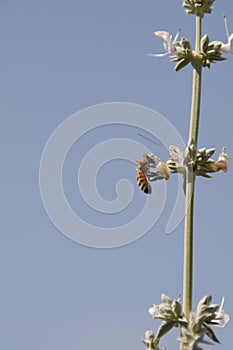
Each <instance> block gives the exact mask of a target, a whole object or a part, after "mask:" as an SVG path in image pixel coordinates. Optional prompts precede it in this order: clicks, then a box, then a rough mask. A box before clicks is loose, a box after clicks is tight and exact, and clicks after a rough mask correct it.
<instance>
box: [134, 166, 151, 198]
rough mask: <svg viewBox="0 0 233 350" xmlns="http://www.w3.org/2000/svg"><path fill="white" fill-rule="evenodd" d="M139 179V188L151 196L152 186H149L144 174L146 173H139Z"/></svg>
mask: <svg viewBox="0 0 233 350" xmlns="http://www.w3.org/2000/svg"><path fill="white" fill-rule="evenodd" d="M136 178H137V183H138V186H139V187H140V189H141V190H142V191H143V192H144V193H146V194H150V193H151V186H150V184H149V182H148V181H147V178H146V175H145V174H144V172H142V171H141V172H139V173H137V175H136Z"/></svg>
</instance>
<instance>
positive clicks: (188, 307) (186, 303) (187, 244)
mask: <svg viewBox="0 0 233 350" xmlns="http://www.w3.org/2000/svg"><path fill="white" fill-rule="evenodd" d="M200 50H201V17H199V16H196V46H195V54H194V55H195V57H194V60H193V67H194V70H193V90H192V107H191V116H190V130H189V146H190V145H191V144H193V145H194V147H195V149H196V147H197V141H198V127H199V115H200V102H201V76H202V59H201V57H200V55H199V54H200ZM194 186H195V176H193V174H192V172H190V171H189V170H188V169H187V176H186V204H185V205H186V207H185V208H186V214H185V225H184V276H183V311H184V314H185V316H186V317H188V315H189V314H190V312H191V311H192V281H193V209H194Z"/></svg>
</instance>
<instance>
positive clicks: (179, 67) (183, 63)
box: [174, 58, 190, 72]
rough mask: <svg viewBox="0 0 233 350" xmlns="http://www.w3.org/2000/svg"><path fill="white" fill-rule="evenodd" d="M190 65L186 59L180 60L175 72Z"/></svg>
mask: <svg viewBox="0 0 233 350" xmlns="http://www.w3.org/2000/svg"><path fill="white" fill-rule="evenodd" d="M189 63H190V59H187V58H182V59H181V60H180V61H179V62H178V63H177V65H176V66H175V68H174V69H175V71H176V72H178V71H179V70H181V69H182V68H184V67H185V66H187V64H189Z"/></svg>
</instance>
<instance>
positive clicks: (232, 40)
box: [211, 15, 233, 53]
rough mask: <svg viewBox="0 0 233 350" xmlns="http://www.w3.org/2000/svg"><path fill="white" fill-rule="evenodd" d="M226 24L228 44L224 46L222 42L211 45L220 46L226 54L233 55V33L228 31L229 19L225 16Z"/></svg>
mask: <svg viewBox="0 0 233 350" xmlns="http://www.w3.org/2000/svg"><path fill="white" fill-rule="evenodd" d="M224 24H225V29H226V34H227V43H226V44H224V43H222V42H221V41H212V43H211V44H220V45H221V47H220V49H219V50H220V51H222V52H226V53H233V33H232V34H230V33H229V30H228V25H227V17H226V15H224Z"/></svg>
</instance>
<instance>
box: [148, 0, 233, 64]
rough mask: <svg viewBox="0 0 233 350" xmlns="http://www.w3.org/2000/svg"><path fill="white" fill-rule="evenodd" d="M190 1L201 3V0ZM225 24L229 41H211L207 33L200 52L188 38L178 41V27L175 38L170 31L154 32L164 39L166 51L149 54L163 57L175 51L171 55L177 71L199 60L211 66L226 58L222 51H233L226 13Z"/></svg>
mask: <svg viewBox="0 0 233 350" xmlns="http://www.w3.org/2000/svg"><path fill="white" fill-rule="evenodd" d="M190 2H191V3H193V2H195V3H199V2H201V1H199V2H198V1H197V2H196V1H190ZM187 6H188V5H187ZM224 24H225V29H226V35H227V43H223V42H221V41H219V40H215V41H211V42H210V40H209V37H208V35H207V34H205V35H204V36H203V38H202V39H201V51H200V52H199V53H196V52H195V51H193V50H192V47H191V44H190V42H189V41H188V40H187V39H185V38H181V40H180V41H177V39H178V36H179V32H180V29H178V32H177V34H176V35H175V37H174V39H173V36H172V35H171V34H170V33H168V32H165V31H158V32H154V34H155V35H156V36H158V37H160V38H161V39H163V47H164V49H165V52H164V53H161V54H154V53H153V54H149V56H153V57H163V56H165V55H168V54H171V53H175V54H174V55H173V56H170V58H171V60H172V62H177V64H176V66H175V71H179V70H180V69H182V68H184V67H185V66H186V65H188V64H189V63H191V64H192V65H193V66H195V64H196V63H197V61H201V62H202V66H203V67H208V68H210V65H211V63H215V62H217V61H223V60H225V57H222V53H233V33H232V34H230V33H229V30H228V25H227V20H226V15H224Z"/></svg>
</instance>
